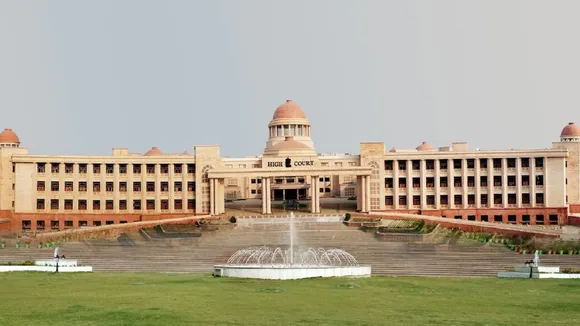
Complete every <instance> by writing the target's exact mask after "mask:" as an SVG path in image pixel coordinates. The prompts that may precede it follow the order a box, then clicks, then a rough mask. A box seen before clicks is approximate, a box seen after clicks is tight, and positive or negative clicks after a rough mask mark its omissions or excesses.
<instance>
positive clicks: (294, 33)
mask: <svg viewBox="0 0 580 326" xmlns="http://www.w3.org/2000/svg"><path fill="white" fill-rule="evenodd" d="M578 13H580V1H576V0H570V1H558V0H552V1H533V0H522V1H514V0H497V1H491V0H487V1H465V0H459V1H444V0H439V1H410V0H405V1H403V0H400V1H388V0H376V1H362V0H361V1H355V0H349V1H346V0H328V1H323V0H306V1H297V0H294V1H274V0H262V1H258V0H244V1H234V0H230V1H225V0H224V1H217V0H206V1H145V0H134V1H130V0H123V1H119V0H113V1H105V0H100V1H78V0H75V1H57V0H55V1H40V0H39V1H8V0H0V113H1V114H0V117H1V118H0V127H1V128H13V129H14V130H15V131H16V132H17V133H18V135H19V136H20V139H21V141H22V143H23V146H25V147H28V148H29V149H30V151H31V153H38V154H109V153H110V151H111V148H113V147H128V148H129V149H130V150H131V151H132V152H144V151H146V150H147V149H149V148H150V147H151V146H158V147H159V148H160V149H161V150H163V151H164V152H176V153H177V152H183V151H184V150H187V151H189V152H192V151H193V146H194V145H203V144H218V145H221V147H222V155H225V156H234V157H235V156H243V155H250V154H261V153H262V151H263V148H264V145H265V141H266V138H267V124H268V122H269V120H270V119H271V117H272V114H273V112H274V110H275V109H276V107H277V106H278V105H279V104H281V103H283V102H284V101H285V100H286V99H293V100H294V101H295V102H297V103H298V104H300V105H301V106H302V108H303V109H304V110H305V112H306V114H307V116H308V118H309V119H310V122H311V123H312V125H313V127H312V131H313V138H314V142H315V145H316V148H317V150H318V151H319V152H358V149H359V143H360V142H363V141H384V142H385V143H386V147H387V149H389V148H390V147H392V146H396V147H398V148H405V147H408V148H414V147H416V146H417V145H418V144H419V143H420V142H421V141H423V140H426V141H429V142H430V143H432V144H433V145H435V146H445V145H447V144H449V143H450V142H451V141H454V140H458V141H468V142H469V143H470V147H471V148H476V147H479V148H482V149H499V148H502V149H509V148H545V147H549V146H550V143H551V142H552V141H554V140H557V139H558V136H559V132H560V130H561V129H562V127H564V125H565V124H566V123H567V122H568V121H575V120H576V121H577V122H579V123H580V119H579V114H578V112H579V111H578V108H580V98H579V95H580V45H579V41H578V37H579V36H578V32H579V31H580V19H578Z"/></svg>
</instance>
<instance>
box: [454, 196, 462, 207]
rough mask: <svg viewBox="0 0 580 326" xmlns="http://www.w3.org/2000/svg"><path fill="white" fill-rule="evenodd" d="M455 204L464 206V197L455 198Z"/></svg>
mask: <svg viewBox="0 0 580 326" xmlns="http://www.w3.org/2000/svg"><path fill="white" fill-rule="evenodd" d="M453 203H454V204H455V205H463V196H462V195H455V196H453Z"/></svg>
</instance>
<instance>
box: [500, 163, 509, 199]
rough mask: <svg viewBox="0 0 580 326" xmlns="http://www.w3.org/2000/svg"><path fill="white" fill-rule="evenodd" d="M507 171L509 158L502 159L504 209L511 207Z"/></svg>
mask: <svg viewBox="0 0 580 326" xmlns="http://www.w3.org/2000/svg"><path fill="white" fill-rule="evenodd" d="M507 170H508V168H507V158H505V157H504V158H502V159H501V197H502V198H501V201H502V203H503V207H509V204H508V182H507V179H508V177H507Z"/></svg>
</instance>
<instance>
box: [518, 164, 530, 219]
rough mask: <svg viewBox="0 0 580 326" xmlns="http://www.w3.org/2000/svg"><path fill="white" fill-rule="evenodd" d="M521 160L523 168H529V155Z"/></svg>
mask: <svg viewBox="0 0 580 326" xmlns="http://www.w3.org/2000/svg"><path fill="white" fill-rule="evenodd" d="M520 162H521V165H522V168H529V167H530V159H529V158H527V157H524V158H521V159H520ZM528 217H529V216H528Z"/></svg>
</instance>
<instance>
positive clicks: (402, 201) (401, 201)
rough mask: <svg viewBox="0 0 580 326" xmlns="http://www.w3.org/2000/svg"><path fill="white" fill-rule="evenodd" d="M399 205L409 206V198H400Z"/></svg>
mask: <svg viewBox="0 0 580 326" xmlns="http://www.w3.org/2000/svg"><path fill="white" fill-rule="evenodd" d="M399 205H401V206H407V196H399Z"/></svg>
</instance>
